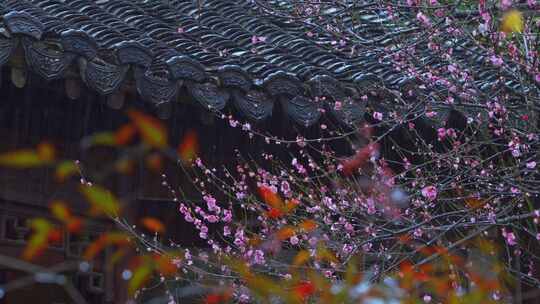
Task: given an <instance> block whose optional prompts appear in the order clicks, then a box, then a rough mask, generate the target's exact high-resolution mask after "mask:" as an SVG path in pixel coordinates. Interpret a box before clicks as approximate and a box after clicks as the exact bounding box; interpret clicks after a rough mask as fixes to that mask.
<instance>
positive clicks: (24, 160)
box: [0, 150, 47, 168]
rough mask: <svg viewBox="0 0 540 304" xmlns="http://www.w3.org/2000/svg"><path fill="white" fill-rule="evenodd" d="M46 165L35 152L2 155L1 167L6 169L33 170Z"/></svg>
mask: <svg viewBox="0 0 540 304" xmlns="http://www.w3.org/2000/svg"><path fill="white" fill-rule="evenodd" d="M46 163H47V162H46V161H44V160H43V159H42V158H41V157H39V155H38V154H37V152H36V151H34V150H18V151H12V152H7V153H4V154H0V166H5V167H12V168H32V167H39V166H43V165H45V164H46Z"/></svg>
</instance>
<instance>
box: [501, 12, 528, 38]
mask: <svg viewBox="0 0 540 304" xmlns="http://www.w3.org/2000/svg"><path fill="white" fill-rule="evenodd" d="M523 23H524V22H523V14H521V12H520V11H518V10H511V11H509V12H507V13H505V14H504V16H503V18H502V22H501V31H503V32H505V33H514V32H517V33H521V32H522V31H523V26H524V25H523Z"/></svg>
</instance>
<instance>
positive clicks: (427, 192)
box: [422, 186, 437, 201]
mask: <svg viewBox="0 0 540 304" xmlns="http://www.w3.org/2000/svg"><path fill="white" fill-rule="evenodd" d="M422 196H423V197H425V198H427V199H428V200H429V201H434V200H435V199H436V198H437V188H436V187H435V186H426V187H424V188H422Z"/></svg>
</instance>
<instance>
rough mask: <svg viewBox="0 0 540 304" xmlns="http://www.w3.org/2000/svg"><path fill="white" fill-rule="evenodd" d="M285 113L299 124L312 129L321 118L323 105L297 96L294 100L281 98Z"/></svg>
mask: <svg viewBox="0 0 540 304" xmlns="http://www.w3.org/2000/svg"><path fill="white" fill-rule="evenodd" d="M280 100H281V103H282V104H283V108H284V109H285V112H287V114H288V115H289V117H291V118H292V120H294V121H295V122H296V123H297V124H299V125H301V126H303V127H311V126H312V125H314V124H315V123H316V122H317V121H319V119H320V118H321V115H322V113H321V109H322V106H323V105H322V103H321V102H316V101H315V100H313V99H310V98H307V97H305V96H296V97H294V98H292V99H286V98H280Z"/></svg>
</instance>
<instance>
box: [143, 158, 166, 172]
mask: <svg viewBox="0 0 540 304" xmlns="http://www.w3.org/2000/svg"><path fill="white" fill-rule="evenodd" d="M146 167H147V168H148V169H150V170H152V171H154V172H160V171H161V170H162V169H163V159H162V158H161V155H159V153H152V154H150V155H148V156H147V157H146Z"/></svg>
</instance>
